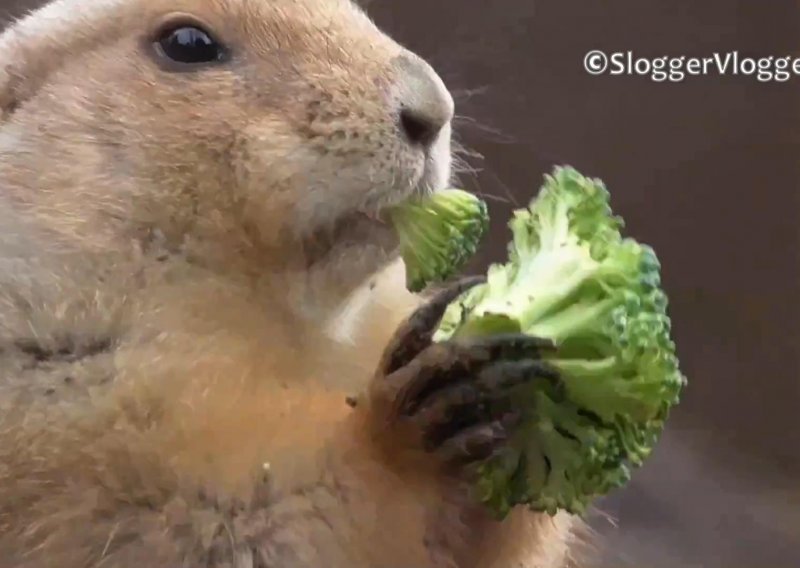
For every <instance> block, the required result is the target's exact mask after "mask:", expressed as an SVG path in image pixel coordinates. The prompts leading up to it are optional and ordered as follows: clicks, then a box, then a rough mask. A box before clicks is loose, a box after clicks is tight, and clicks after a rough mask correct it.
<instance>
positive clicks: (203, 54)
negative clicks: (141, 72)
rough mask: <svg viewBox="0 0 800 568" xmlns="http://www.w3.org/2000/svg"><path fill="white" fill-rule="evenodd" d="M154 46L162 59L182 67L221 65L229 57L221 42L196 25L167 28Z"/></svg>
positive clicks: (158, 36) (159, 35)
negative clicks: (209, 64)
mask: <svg viewBox="0 0 800 568" xmlns="http://www.w3.org/2000/svg"><path fill="white" fill-rule="evenodd" d="M154 46H155V49H156V52H157V53H158V55H159V56H160V57H162V58H164V59H167V60H168V61H169V62H171V63H173V64H176V63H177V64H179V65H182V66H184V65H189V66H195V65H202V64H208V63H219V62H222V61H224V60H225V58H226V56H227V49H226V48H225V47H224V46H223V45H222V44H221V43H220V42H218V41H217V40H216V39H215V38H214V37H213V36H212V35H211V34H210V33H209V32H207V31H205V30H204V29H202V28H201V27H199V26H195V25H180V26H174V27H169V28H165V29H164V30H163V31H161V32H160V33H159V34H158V35H157V36H156V39H155V42H154Z"/></svg>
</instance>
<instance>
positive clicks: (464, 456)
mask: <svg viewBox="0 0 800 568" xmlns="http://www.w3.org/2000/svg"><path fill="white" fill-rule="evenodd" d="M507 439H508V431H507V429H506V427H504V426H503V424H502V423H500V422H499V421H497V422H491V423H489V424H480V425H478V426H473V427H472V428H468V429H466V430H464V431H462V432H460V433H459V434H457V435H456V436H453V437H452V438H450V439H449V440H447V441H446V442H444V443H443V444H442V446H441V447H440V448H439V453H440V454H441V456H442V459H443V460H444V461H446V462H465V461H466V462H468V461H477V460H484V459H486V458H488V457H489V456H491V455H492V454H493V453H494V452H495V450H496V449H497V447H498V446H499V445H500V444H502V443H504V442H505V441H506V440H507Z"/></svg>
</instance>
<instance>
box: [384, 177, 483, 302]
mask: <svg viewBox="0 0 800 568" xmlns="http://www.w3.org/2000/svg"><path fill="white" fill-rule="evenodd" d="M389 215H390V218H391V221H392V224H393V225H394V227H395V230H396V231H397V234H398V237H399V240H400V254H401V256H402V258H403V261H404V263H405V266H406V287H407V288H408V289H409V290H410V291H412V292H419V291H420V290H422V289H423V288H425V287H426V286H428V285H429V284H431V283H436V282H442V281H445V280H447V279H448V278H449V277H450V276H452V275H453V274H455V273H456V272H457V271H458V270H459V269H461V268H462V267H463V265H464V264H465V263H466V262H467V261H468V260H469V259H470V258H471V257H472V255H474V254H475V251H476V249H477V247H478V244H479V242H480V240H481V238H482V237H483V234H484V233H485V232H486V229H487V228H488V225H489V215H488V210H487V207H486V204H485V203H484V202H483V201H481V200H480V199H478V198H477V197H476V196H474V195H473V194H471V193H468V192H466V191H462V190H460V189H448V190H443V191H438V192H436V193H434V194H432V195H429V196H426V197H424V198H415V199H412V200H409V201H407V202H404V203H402V204H401V205H398V206H395V207H393V208H391V209H390V210H389Z"/></svg>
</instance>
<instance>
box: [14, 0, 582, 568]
mask: <svg viewBox="0 0 800 568" xmlns="http://www.w3.org/2000/svg"><path fill="white" fill-rule="evenodd" d="M173 12H184V13H188V14H191V15H192V16H194V17H195V18H197V19H199V20H200V21H201V22H203V23H205V24H206V25H207V26H208V27H209V28H211V29H212V30H214V31H215V32H216V33H217V34H218V35H219V36H220V37H221V38H222V39H223V40H224V41H226V42H228V43H230V44H232V45H234V46H235V49H236V54H237V57H236V59H235V60H234V61H233V62H232V63H231V64H228V65H225V66H220V67H217V68H210V69H208V70H204V71H202V72H197V73H167V72H166V71H164V70H162V69H160V68H159V66H158V65H156V64H155V63H154V59H153V58H152V57H151V56H150V55H148V53H147V51H148V49H149V45H148V42H147V41H146V39H147V37H148V35H147V34H149V33H152V31H153V30H154V29H155V27H156V26H157V25H158V24H159V22H161V21H162V20H163V19H164V18H165V17H166V16H167V15H168V14H170V13H173ZM0 63H2V64H1V65H0V111H2V122H0V373H2V374H1V375H0V567H19V568H23V567H24V568H34V567H36V568H40V567H47V566H53V567H58V568H78V567H88V566H103V567H120V568H122V567H133V566H142V567H145V566H146V567H148V568H150V567H152V568H158V567H167V566H169V567H171V568H172V567H178V566H186V567H198V566H214V567H222V566H230V567H236V568H250V567H277V568H293V567H298V568H309V567H320V568H322V567H329V568H345V567H370V568H372V567H374V568H433V567H451V566H459V567H474V568H506V567H509V568H510V567H524V568H533V567H540V568H558V567H560V566H563V565H564V563H565V562H566V560H567V558H568V556H569V554H568V550H569V546H570V542H571V539H572V534H573V527H574V522H573V521H572V520H570V519H569V518H566V517H556V518H555V519H551V518H550V517H546V516H539V515H534V514H533V513H529V512H526V511H519V512H517V513H515V514H514V515H512V516H511V518H509V519H508V520H506V521H505V522H504V523H495V522H494V521H492V520H490V519H488V518H487V517H485V515H484V514H483V513H482V512H481V511H480V510H479V509H476V508H473V507H472V506H470V504H469V502H468V501H467V500H466V497H465V492H464V488H463V487H460V486H459V485H458V484H457V483H455V482H454V481H452V480H451V479H447V478H445V477H444V476H443V474H440V473H439V472H438V471H437V470H436V468H435V467H434V466H433V463H432V462H431V460H430V459H429V458H428V456H425V455H423V454H421V453H420V454H419V455H408V456H403V457H400V455H399V454H398V455H395V454H394V452H393V451H392V448H393V447H394V446H393V442H392V440H391V439H390V438H389V439H387V438H385V437H384V438H381V436H384V435H383V434H382V433H379V432H376V431H375V429H374V417H373V416H372V415H371V412H372V409H371V408H370V405H369V404H362V405H359V406H358V407H356V408H355V409H353V408H351V407H350V406H348V405H347V404H346V403H345V398H346V397H347V396H348V395H356V394H359V393H361V392H365V391H366V387H367V386H368V384H369V381H370V379H371V378H372V376H373V373H374V370H375V368H376V365H377V362H378V360H379V358H380V356H381V354H382V351H383V349H384V347H385V346H386V344H387V342H388V340H389V338H390V336H391V334H392V333H393V331H394V330H395V329H396V327H397V325H398V324H399V323H400V322H401V320H402V319H403V318H404V317H406V316H407V315H408V314H409V313H410V311H411V310H412V309H413V308H414V307H415V306H416V305H417V304H418V303H419V299H418V298H416V297H414V296H412V295H411V294H409V293H408V292H406V291H405V289H404V286H403V268H402V266H401V265H400V264H398V262H397V261H396V260H393V259H394V258H395V253H394V249H395V243H394V242H393V238H392V236H391V234H390V231H388V229H386V228H385V227H381V226H379V225H377V224H375V223H373V222H371V221H368V220H367V219H366V217H364V216H362V215H358V214H356V211H358V210H362V211H367V212H375V211H378V210H379V209H380V208H381V207H383V206H385V205H387V204H389V203H391V202H393V201H397V200H399V199H401V198H403V197H404V196H407V195H409V194H410V193H411V192H412V191H420V190H424V189H433V188H437V187H441V186H442V185H443V184H445V183H446V182H447V179H448V177H449V127H447V129H446V130H445V132H444V133H443V135H442V137H441V139H440V142H439V143H437V146H436V147H435V148H434V150H433V152H432V156H431V157H430V158H429V159H427V160H426V159H425V157H424V156H422V155H421V153H420V152H418V151H416V150H414V149H413V148H411V147H410V146H409V145H408V144H407V143H405V142H404V141H403V140H402V139H401V137H400V136H399V135H398V133H397V126H396V124H395V123H396V119H395V118H394V116H395V111H396V107H397V104H398V102H399V101H402V100H403V98H404V97H410V96H412V95H413V93H411V91H413V90H414V89H413V87H410V86H409V85H410V84H411V83H410V82H409V81H408V80H406V77H405V76H404V73H405V71H404V69H407V68H408V66H409V65H411V66H412V67H413V66H416V68H417V69H423V70H425V72H426V73H431V74H432V71H430V69H429V68H428V67H427V66H426V65H425V64H424V63H423V62H421V61H420V60H418V59H417V58H415V57H414V56H413V55H411V54H409V53H408V52H406V51H405V50H404V49H403V48H402V47H400V46H399V45H397V44H396V43H395V42H393V41H392V40H390V39H389V38H387V37H386V36H385V35H383V34H381V33H380V32H379V31H378V30H377V29H376V28H375V27H374V26H373V24H372V23H371V22H370V21H369V20H368V19H367V17H366V16H364V15H363V14H362V13H361V12H360V11H358V10H357V9H356V8H354V7H353V6H352V5H351V4H350V3H349V2H346V1H345V0H179V1H167V0H92V1H86V0H59V1H57V2H55V3H53V4H51V5H49V6H48V7H46V8H44V9H43V10H41V11H39V12H36V13H34V14H33V15H31V16H29V17H28V18H26V19H23V20H21V21H20V22H18V23H17V24H16V25H15V26H12V27H11V28H10V29H9V30H8V31H7V32H5V34H4V35H2V36H0ZM431 76H432V75H431ZM434 80H435V81H439V80H438V77H434ZM442 88H443V87H442ZM379 438H381V439H380V440H379ZM398 443H399V442H398ZM387 448H388V450H389V451H387Z"/></svg>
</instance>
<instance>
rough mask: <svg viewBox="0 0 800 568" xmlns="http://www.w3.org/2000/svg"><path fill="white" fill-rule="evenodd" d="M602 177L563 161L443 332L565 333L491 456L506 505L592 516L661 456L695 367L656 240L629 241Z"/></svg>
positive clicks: (496, 503)
mask: <svg viewBox="0 0 800 568" xmlns="http://www.w3.org/2000/svg"><path fill="white" fill-rule="evenodd" d="M622 226H623V222H622V220H621V219H620V218H619V217H616V216H614V215H613V214H612V211H611V208H610V205H609V194H608V191H607V190H606V188H605V187H604V185H603V184H602V182H601V181H599V180H590V179H587V178H584V177H583V176H581V175H580V174H579V173H578V172H577V171H575V170H574V169H572V168H556V170H555V171H554V173H553V175H551V176H546V182H545V185H544V186H543V188H542V190H541V191H540V193H539V195H538V196H537V197H536V198H535V199H534V200H533V201H532V202H531V204H530V206H529V207H528V208H527V209H521V210H518V211H516V212H515V214H514V217H513V219H512V221H511V223H510V228H511V231H512V233H513V241H512V243H511V244H510V246H509V262H508V263H507V264H504V265H499V264H498V265H493V266H492V267H490V269H489V272H488V277H487V282H486V283H485V284H483V285H481V286H478V287H476V288H473V289H471V290H470V291H468V292H467V293H466V294H464V295H463V296H462V297H461V298H459V299H458V300H456V301H455V302H454V303H453V304H451V305H450V306H449V307H448V310H447V312H446V313H445V316H444V318H443V320H442V322H441V323H440V326H439V328H438V330H437V332H436V334H435V336H434V340H435V341H444V340H447V339H450V338H454V337H465V336H476V335H486V334H492V333H507V332H517V333H520V332H521V333H525V334H529V335H533V336H537V337H542V338H549V339H551V340H553V342H554V344H555V346H556V349H555V350H554V351H553V352H552V353H549V354H546V355H544V357H545V359H546V360H547V362H548V363H549V364H550V365H551V366H552V367H554V368H555V369H556V370H557V371H558V375H559V380H558V381H555V382H546V381H538V382H534V383H531V384H526V385H522V386H520V387H518V388H517V391H518V392H515V393H513V396H512V400H513V401H514V404H516V405H517V410H518V411H519V412H520V413H521V414H522V416H523V421H522V425H521V426H520V427H519V428H518V429H517V431H515V432H514V433H512V440H511V444H510V445H509V447H508V448H507V450H506V451H505V453H504V454H502V455H499V456H495V458H494V459H492V460H490V461H489V462H487V463H485V464H484V465H482V466H481V471H480V472H479V474H480V475H479V480H480V481H479V483H478V490H479V492H480V497H481V498H482V499H483V500H484V501H485V502H486V503H487V504H489V505H490V506H491V508H492V509H493V510H494V511H495V512H496V513H497V514H498V515H500V516H503V515H505V514H506V513H507V512H508V511H509V510H510V509H511V508H512V507H514V506H516V505H519V504H527V505H529V506H530V507H532V508H534V509H537V510H542V511H547V512H549V513H550V514H554V513H555V512H556V511H557V510H559V509H563V510H567V511H569V512H572V513H581V512H583V511H584V510H585V508H586V506H587V505H588V504H589V503H590V502H591V500H592V499H593V498H594V497H596V496H599V495H602V494H604V493H607V492H608V491H610V490H611V489H613V488H616V487H619V486H621V485H623V484H624V483H625V482H626V481H627V480H628V479H629V476H630V468H631V467H632V466H638V465H640V464H641V463H642V462H643V460H644V459H645V458H646V457H647V456H648V455H649V453H650V451H651V449H652V448H653V446H654V444H655V442H656V440H657V438H658V435H659V433H660V432H661V430H662V428H663V424H664V421H665V419H666V418H667V414H668V411H669V409H670V407H672V406H673V405H674V404H676V403H677V402H678V398H679V394H680V391H681V389H682V387H683V386H684V384H685V377H684V376H683V375H682V374H681V373H680V371H679V369H678V360H677V358H676V356H675V345H674V343H673V342H672V340H671V338H670V331H671V329H670V319H669V317H668V316H667V313H666V310H667V298H666V295H665V294H664V292H663V291H662V290H661V288H660V285H661V281H660V265H659V262H658V259H657V257H656V255H655V253H654V251H653V250H652V249H651V248H649V247H647V246H645V245H642V244H639V243H637V242H636V241H634V240H632V239H626V238H623V237H622V236H621V234H620V229H621V228H622Z"/></svg>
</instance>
